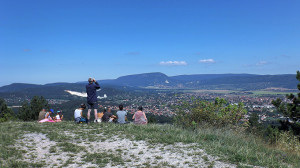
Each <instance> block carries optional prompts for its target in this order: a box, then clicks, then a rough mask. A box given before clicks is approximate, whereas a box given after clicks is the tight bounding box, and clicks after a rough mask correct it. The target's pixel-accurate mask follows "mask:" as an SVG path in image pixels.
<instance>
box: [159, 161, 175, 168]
mask: <svg viewBox="0 0 300 168" xmlns="http://www.w3.org/2000/svg"><path fill="white" fill-rule="evenodd" d="M158 166H160V167H172V168H175V166H174V165H171V164H170V163H169V162H167V161H164V162H160V163H159V164H158Z"/></svg>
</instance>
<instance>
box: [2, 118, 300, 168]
mask: <svg viewBox="0 0 300 168" xmlns="http://www.w3.org/2000/svg"><path fill="white" fill-rule="evenodd" d="M0 132H1V135H0V167H39V166H40V165H41V164H40V163H27V162H23V161H20V160H22V159H23V154H24V153H26V152H27V151H23V150H21V149H17V148H15V147H14V144H15V143H16V140H18V139H20V138H21V136H22V135H23V134H25V133H28V132H29V133H30V132H32V133H42V134H45V135H46V136H47V137H48V138H49V139H50V140H51V141H55V142H57V146H56V148H54V147H51V148H50V150H49V152H50V153H56V152H57V151H58V149H59V150H62V151H63V152H69V153H72V154H75V153H78V152H80V151H85V152H86V149H84V148H83V147H81V146H79V145H76V144H77V143H78V141H80V142H82V141H83V142H85V143H94V142H95V141H102V140H104V139H106V140H111V137H114V136H118V137H119V138H122V137H123V138H128V139H131V140H135V141H138V140H143V141H146V142H147V143H149V145H150V146H149V147H151V146H153V147H155V146H156V145H157V144H163V145H168V144H175V143H179V142H180V143H185V144H190V143H196V144H197V145H196V146H193V149H196V148H198V147H199V148H201V149H204V150H205V152H206V153H208V154H210V155H212V156H218V157H219V158H220V159H221V160H223V161H227V162H230V163H233V164H237V165H238V166H239V167H245V166H246V167H247V166H248V165H250V166H263V167H288V166H290V167H300V157H299V156H297V155H295V154H293V153H288V152H284V151H282V150H279V149H276V148H274V147H270V146H269V145H267V144H265V143H264V142H263V141H262V140H260V139H259V138H258V137H256V136H254V135H251V134H246V133H242V132H237V131H236V130H233V129H231V128H212V127H207V126H206V127H202V128H199V129H196V130H187V129H182V128H179V127H176V126H173V125H157V124H148V125H142V126H138V125H133V124H126V125H117V124H109V123H108V124H106V123H100V124H89V125H80V124H74V122H61V123H42V124H41V123H37V122H6V123H0ZM66 132H68V133H70V134H72V135H74V136H70V135H68V134H66ZM92 137H93V138H92ZM123 152H125V151H121V150H119V151H118V150H113V151H105V152H102V153H87V154H86V155H84V156H82V158H83V161H84V162H91V163H94V164H97V165H98V167H103V166H106V165H107V164H108V163H110V164H111V165H122V166H123V165H124V164H125V161H124V160H123V159H122V153H123ZM139 154H143V153H142V152H140V153H139ZM196 154H197V155H198V154H199V155H200V154H201V152H200V153H192V154H190V155H191V156H192V155H196ZM135 157H138V156H133V158H132V159H133V160H134V159H135ZM18 159H20V160H18ZM157 160H160V158H157ZM162 160H163V159H161V161H162ZM204 160H206V159H204ZM126 162H129V160H126ZM64 164H68V165H69V164H71V163H70V162H65V163H64ZM158 165H159V166H166V167H167V166H168V165H169V164H168V163H163V162H159V163H158ZM211 165H213V164H211ZM141 166H142V167H147V166H149V165H148V164H147V163H145V164H144V165H141ZM153 166H154V165H153ZM169 166H170V165H169Z"/></svg>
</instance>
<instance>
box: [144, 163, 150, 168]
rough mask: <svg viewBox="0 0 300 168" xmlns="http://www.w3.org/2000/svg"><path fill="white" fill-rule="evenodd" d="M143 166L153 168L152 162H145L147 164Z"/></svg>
mask: <svg viewBox="0 0 300 168" xmlns="http://www.w3.org/2000/svg"><path fill="white" fill-rule="evenodd" d="M143 165H144V166H145V168H150V167H151V164H150V162H145V163H143Z"/></svg>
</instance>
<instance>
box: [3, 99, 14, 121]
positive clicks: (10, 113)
mask: <svg viewBox="0 0 300 168" xmlns="http://www.w3.org/2000/svg"><path fill="white" fill-rule="evenodd" d="M12 118H14V113H13V111H12V110H11V109H10V108H8V107H7V105H6V102H5V101H4V99H1V98H0V122H5V121H8V120H10V119H12Z"/></svg>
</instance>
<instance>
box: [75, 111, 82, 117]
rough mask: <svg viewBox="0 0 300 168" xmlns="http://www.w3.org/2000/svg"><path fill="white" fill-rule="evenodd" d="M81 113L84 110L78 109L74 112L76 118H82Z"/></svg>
mask: <svg viewBox="0 0 300 168" xmlns="http://www.w3.org/2000/svg"><path fill="white" fill-rule="evenodd" d="M81 112H82V110H79V109H76V110H75V111H74V118H78V117H81Z"/></svg>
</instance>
